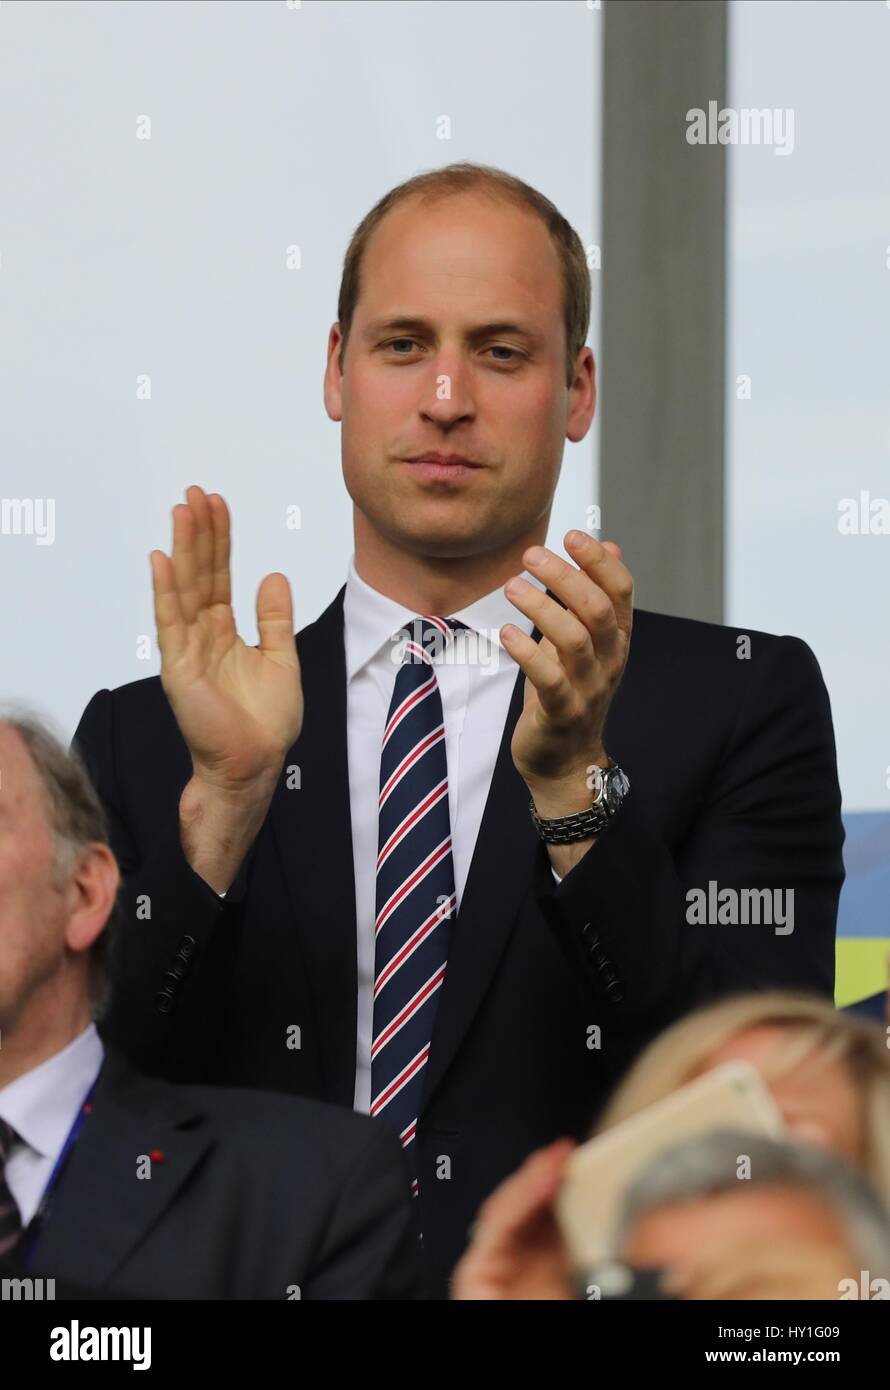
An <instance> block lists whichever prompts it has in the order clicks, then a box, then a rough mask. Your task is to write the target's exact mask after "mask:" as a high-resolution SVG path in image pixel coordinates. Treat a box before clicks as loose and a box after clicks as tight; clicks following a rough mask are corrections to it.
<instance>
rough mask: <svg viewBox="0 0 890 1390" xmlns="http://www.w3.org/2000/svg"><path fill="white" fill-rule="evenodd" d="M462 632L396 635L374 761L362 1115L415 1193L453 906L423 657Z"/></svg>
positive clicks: (441, 775) (428, 625)
mask: <svg viewBox="0 0 890 1390" xmlns="http://www.w3.org/2000/svg"><path fill="white" fill-rule="evenodd" d="M462 627H464V624H463V623H460V622H458V621H457V620H456V619H445V618H438V617H423V618H415V619H414V621H413V623H411V624H409V625H408V626H407V627H406V628H403V629H402V631H401V633H400V634H399V636H400V637H404V638H405V639H406V640H404V641H403V642H402V644H401V651H402V665H401V666H400V668H399V671H398V673H397V675H396V681H395V688H394V690H393V696H392V702H391V704H390V707H389V715H388V717H387V721H386V728H385V730H384V734H383V749H382V753H381V758H380V800H379V811H378V815H379V836H378V855H377V895H376V946H375V961H374V966H375V968H374V975H375V979H374V1022H373V1034H372V1041H371V1114H372V1115H380V1116H382V1117H383V1118H384V1119H385V1120H387V1121H388V1122H389V1123H390V1124H392V1125H393V1126H394V1127H395V1129H396V1131H397V1133H398V1135H399V1138H400V1139H401V1142H402V1147H403V1149H404V1150H405V1157H406V1160H407V1163H408V1169H409V1172H410V1174H411V1189H412V1192H414V1193H415V1195H416V1193H417V1190H418V1184H417V1168H416V1161H415V1153H416V1146H415V1143H414V1139H415V1133H416V1129H417V1114H418V1108H419V1101H420V1094H421V1088H422V1084H423V1076H424V1067H425V1066H426V1062H427V1059H428V1057H429V1051H430V1040H431V1038H432V1033H433V1021H434V1019H435V1014H436V1005H437V1003H438V998H439V992H440V990H441V988H442V981H443V979H444V977H445V964H446V961H447V959H448V937H449V931H450V925H451V919H452V916H453V913H454V910H455V908H456V905H457V896H456V893H455V888H454V863H453V860H452V854H451V819H450V816H449V810H448V765H447V762H446V758H445V725H444V721H443V717H442V698H441V696H440V694H439V683H438V680H437V679H436V672H435V669H434V666H433V659H434V657H435V656H436V655H438V654H439V653H441V652H442V651H443V650H444V649H445V648H446V647H448V646H450V645H451V643H452V642H453V641H454V633H455V631H456V629H457V628H462Z"/></svg>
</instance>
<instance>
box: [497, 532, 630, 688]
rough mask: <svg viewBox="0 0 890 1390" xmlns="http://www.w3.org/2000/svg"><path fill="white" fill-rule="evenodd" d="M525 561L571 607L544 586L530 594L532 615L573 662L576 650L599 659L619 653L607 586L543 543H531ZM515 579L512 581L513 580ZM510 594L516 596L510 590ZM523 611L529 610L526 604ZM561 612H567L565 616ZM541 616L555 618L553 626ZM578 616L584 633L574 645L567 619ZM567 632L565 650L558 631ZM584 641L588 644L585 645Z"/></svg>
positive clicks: (579, 626) (611, 604)
mask: <svg viewBox="0 0 890 1390" xmlns="http://www.w3.org/2000/svg"><path fill="white" fill-rule="evenodd" d="M523 563H524V564H526V566H527V569H528V571H530V574H534V577H535V580H540V581H541V582H542V584H545V585H547V588H548V589H551V592H552V594H555V595H556V596H558V598H559V599H562V602H563V603H566V605H567V607H569V613H566V609H563V607H560V605H559V603H556V600H555V599H552V598H549V596H548V595H547V594H544V592H542V591H541V589H535V588H534V585H530V588H531V589H533V594H534V596H530V602H531V607H533V609H534V612H531V610H530V612H528V613H527V616H528V617H534V620H535V623H537V626H538V627H540V628H541V631H542V632H544V634H545V635H547V637H549V638H551V641H552V642H553V645H555V646H558V648H559V655H560V657H562V656H563V655H565V656H566V657H567V660H569V662H570V663H573V664H576V660H577V657H576V653H580V652H584V649H585V652H587V653H590V660H591V663H592V659H594V655H595V656H597V657H599V659H604V660H605V659H608V657H610V656H613V655H615V653H616V652H617V651H619V649H620V632H619V627H617V617H616V613H615V607H613V603H612V599H610V598H609V595H608V594H606V592H605V591H604V589H602V588H599V587H598V585H597V584H594V582H592V580H591V578H590V575H588V574H587V573H585V571H584V570H578V569H577V567H576V566H574V564H569V563H567V562H566V560H562V559H560V557H559V556H558V555H553V552H552V550H547V549H545V548H544V546H542V545H534V546H531V549H528V550H526V553H524V555H523ZM513 582H515V581H510V584H513ZM508 596H509V598H512V596H513V595H512V594H510V592H509V587H508ZM517 606H520V607H523V612H526V607H524V605H517ZM558 614H563V617H562V619H560V617H558ZM538 617H540V619H541V620H544V621H547V620H548V619H551V620H552V621H551V627H549V628H545V627H544V626H542V623H541V621H538ZM569 617H570V619H574V626H577V628H580V634H581V635H580V637H578V635H577V634H576V637H574V645H573V644H572V638H570V635H569V628H567V624H566V619H569ZM560 630H562V631H563V632H565V641H566V642H567V644H569V645H567V646H565V651H563V641H562V639H559V638H558V632H559V631H560ZM581 642H584V645H583V646H581Z"/></svg>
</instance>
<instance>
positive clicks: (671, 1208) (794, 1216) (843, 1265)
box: [621, 1182, 858, 1298]
mask: <svg viewBox="0 0 890 1390" xmlns="http://www.w3.org/2000/svg"><path fill="white" fill-rule="evenodd" d="M780 1249H781V1250H783V1251H785V1252H787V1251H789V1250H790V1251H793V1252H794V1255H795V1257H794V1259H793V1260H791V1261H790V1262H789V1260H788V1256H787V1253H786V1254H785V1255H783V1256H782V1258H781V1259H780V1258H779V1257H778V1255H777V1257H776V1259H775V1261H774V1262H773V1264H772V1267H771V1262H770V1252H774V1253H775V1252H778V1251H779V1250H780ZM621 1253H622V1258H623V1259H624V1260H626V1261H627V1262H628V1264H631V1265H634V1266H635V1267H637V1268H639V1269H670V1270H672V1271H674V1272H676V1273H680V1274H685V1275H686V1276H687V1278H688V1280H689V1284H690V1293H689V1294H688V1295H687V1296H693V1297H699V1296H703V1293H702V1289H703V1280H704V1279H706V1278H707V1277H708V1274H707V1271H709V1270H711V1271H713V1270H717V1271H721V1270H722V1271H723V1272H724V1273H725V1275H726V1276H727V1280H728V1285H727V1288H726V1290H725V1292H722V1293H720V1295H719V1296H720V1297H747V1298H767V1297H779V1298H792V1297H795V1296H797V1297H813V1298H815V1297H821V1298H833V1297H836V1296H837V1287H838V1280H839V1279H841V1278H845V1277H846V1276H847V1275H849V1274H850V1273H851V1272H852V1271H853V1270H854V1269H855V1268H856V1267H857V1264H858V1261H857V1259H856V1257H855V1255H854V1254H853V1252H852V1251H851V1249H850V1247H849V1244H848V1241H847V1238H846V1236H845V1234H844V1231H843V1229H842V1227H841V1225H840V1222H839V1221H838V1218H837V1216H836V1215H835V1213H834V1212H833V1211H832V1210H830V1209H829V1207H828V1205H827V1203H826V1202H825V1200H824V1199H823V1198H821V1197H820V1196H819V1195H817V1194H816V1193H814V1192H810V1191H808V1190H807V1189H805V1188H801V1187H793V1186H790V1185H787V1184H781V1183H776V1184H775V1185H774V1186H763V1187H759V1186H758V1187H753V1188H750V1187H748V1185H747V1184H746V1183H745V1182H740V1183H739V1185H738V1190H737V1191H726V1192H718V1193H714V1194H712V1195H710V1196H706V1197H699V1198H696V1199H694V1200H692V1201H688V1202H669V1203H666V1204H665V1205H664V1206H661V1207H656V1208H653V1209H652V1210H651V1211H649V1212H645V1213H644V1214H643V1215H642V1216H641V1217H640V1219H639V1221H638V1222H637V1223H636V1225H635V1226H634V1228H633V1230H632V1231H631V1232H630V1234H629V1237H628V1239H627V1240H626V1242H625V1245H624V1249H623V1250H622V1252H621ZM696 1284H698V1292H693V1291H694V1290H695V1287H696ZM811 1284H812V1285H813V1286H818V1288H815V1287H813V1288H809V1286H810V1285H811ZM733 1285H734V1291H732V1292H731V1291H730V1289H731V1287H732V1286H733ZM807 1288H808V1289H809V1291H807V1292H805V1291H804V1290H805V1289H807ZM710 1296H711V1297H715V1296H718V1295H716V1294H714V1293H712V1294H711V1295H710Z"/></svg>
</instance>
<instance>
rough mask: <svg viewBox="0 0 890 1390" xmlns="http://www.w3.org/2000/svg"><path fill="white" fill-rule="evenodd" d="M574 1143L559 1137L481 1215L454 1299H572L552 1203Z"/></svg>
mask: <svg viewBox="0 0 890 1390" xmlns="http://www.w3.org/2000/svg"><path fill="white" fill-rule="evenodd" d="M574 1148H575V1144H574V1142H573V1141H572V1140H569V1139H559V1140H557V1141H556V1143H555V1144H551V1145H550V1146H549V1147H548V1148H546V1149H539V1150H538V1152H537V1153H534V1154H532V1155H531V1157H530V1158H527V1159H526V1161H525V1163H523V1165H522V1167H521V1168H519V1169H518V1170H517V1171H516V1172H515V1173H514V1174H513V1175H512V1176H511V1177H509V1178H507V1179H506V1180H505V1181H504V1182H502V1183H501V1185H500V1187H499V1188H497V1189H496V1191H495V1192H493V1193H492V1195H491V1196H490V1197H489V1198H488V1200H487V1201H486V1202H485V1203H484V1204H483V1206H482V1207H481V1208H480V1211H479V1218H478V1220H477V1222H476V1225H475V1226H474V1228H473V1238H472V1242H471V1244H470V1246H469V1249H468V1250H467V1251H466V1253H465V1254H464V1256H463V1258H462V1259H461V1261H460V1264H459V1265H458V1266H457V1269H456V1271H455V1274H454V1280H453V1283H452V1298H455V1299H556V1298H573V1297H574V1296H575V1295H574V1290H573V1285H572V1274H571V1268H570V1266H569V1261H568V1256H567V1254H566V1251H565V1247H564V1246H563V1243H562V1236H561V1235H560V1232H559V1228H558V1226H557V1224H556V1218H555V1217H554V1215H553V1199H554V1197H555V1195H556V1192H557V1190H558V1188H559V1185H560V1182H561V1181H562V1175H563V1171H564V1169H565V1165H566V1162H567V1161H568V1158H569V1156H570V1154H571V1153H572V1150H573V1149H574Z"/></svg>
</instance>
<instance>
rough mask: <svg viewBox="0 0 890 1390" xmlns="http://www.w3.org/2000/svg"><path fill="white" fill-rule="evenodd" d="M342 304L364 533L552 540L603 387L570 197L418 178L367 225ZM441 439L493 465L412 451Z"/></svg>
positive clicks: (458, 173) (344, 383)
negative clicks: (560, 483) (571, 464)
mask: <svg viewBox="0 0 890 1390" xmlns="http://www.w3.org/2000/svg"><path fill="white" fill-rule="evenodd" d="M338 315H339V322H338V325H335V327H334V329H332V331H331V336H330V340H329V358H328V369H327V373H326V377H325V403H326V406H327V410H328V413H329V415H330V416H331V418H332V419H334V420H342V424H343V429H342V456H343V471H344V478H345V481H346V486H347V489H348V491H349V493H350V496H351V497H352V499H353V502H354V503H355V507H356V540H357V545H358V544H361V542H362V540H363V539H368V538H369V537H370V538H374V539H375V540H379V539H381V538H382V541H383V543H384V544H388V545H391V546H393V547H395V548H397V549H398V550H400V551H407V552H410V553H411V554H414V555H417V556H422V557H424V558H428V559H429V558H438V559H452V558H465V557H469V556H478V555H480V554H483V553H490V552H500V551H504V550H505V549H507V548H508V547H510V546H511V545H514V546H515V544H516V543H517V542H518V541H522V542H523V543H525V544H527V543H529V538H530V537H534V538H538V536H540V538H541V539H543V536H544V534H545V533H546V519H547V516H548V514H549V511H550V506H551V501H552V497H553V491H554V488H555V487H556V482H557V478H558V476H559V469H560V464H561V460H562V453H563V448H564V445H565V440H566V439H567V438H568V439H571V440H573V441H577V440H580V439H583V437H584V435H585V434H586V433H587V430H588V429H589V427H590V422H591V419H592V417H593V411H594V407H595V402H596V392H595V385H594V367H593V354H592V352H591V350H590V348H588V347H585V346H584V344H585V339H586V336H587V331H588V323H589V316H590V274H589V270H588V267H587V263H586V259H585V255H584V250H583V247H582V245H581V242H580V240H579V238H578V236H577V234H576V233H575V232H574V231H573V230H572V228H571V227H570V226H569V224H568V223H567V222H566V221H565V219H564V218H563V217H562V216H561V215H560V214H559V212H558V210H557V209H556V208H555V207H554V206H553V205H552V204H551V203H550V202H549V201H548V200H547V199H545V198H543V197H542V195H541V194H539V193H537V192H536V191H535V190H534V189H531V188H529V187H528V185H526V184H523V183H521V182H520V181H519V180H516V179H512V178H510V177H509V176H507V175H503V174H501V173H500V172H499V171H496V170H484V169H479V168H478V166H456V167H455V166H452V167H450V168H449V169H446V170H438V171H434V172H433V173H432V174H426V175H421V176H419V177H418V178H417V179H413V180H410V181H409V182H408V184H406V185H400V187H399V188H398V189H394V190H392V191H391V192H390V193H389V194H387V196H386V198H384V199H382V200H381V202H380V203H378V204H377V206H376V207H375V208H374V209H372V211H371V212H370V213H369V214H368V215H367V217H366V218H365V219H364V221H363V222H362V223H361V224H360V225H359V227H358V228H357V230H356V233H355V235H354V237H353V240H352V243H351V245H350V248H349V250H348V252H347V256H346V260H345V263H344V274H343V282H342V285H341V291H340V300H339V305H338ZM425 452H436V453H440V454H445V455H452V454H455V455H462V456H464V457H465V458H466V459H468V460H470V461H471V462H472V463H474V464H476V465H477V466H476V467H472V468H466V469H464V470H462V471H461V472H459V473H456V474H454V475H452V476H448V475H445V474H439V475H435V474H434V473H433V472H432V471H431V470H429V469H424V468H422V467H420V466H418V465H417V464H412V463H409V462H405V460H408V459H411V458H414V457H416V456H417V455H419V454H423V453H425Z"/></svg>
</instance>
